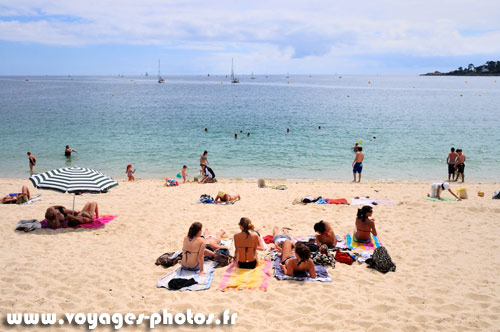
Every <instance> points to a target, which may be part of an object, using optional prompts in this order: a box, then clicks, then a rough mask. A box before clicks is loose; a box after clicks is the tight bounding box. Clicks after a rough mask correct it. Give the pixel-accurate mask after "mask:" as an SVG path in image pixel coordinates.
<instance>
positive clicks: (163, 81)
mask: <svg viewBox="0 0 500 332" xmlns="http://www.w3.org/2000/svg"><path fill="white" fill-rule="evenodd" d="M158 83H165V80H164V79H163V77H161V76H160V59H158Z"/></svg>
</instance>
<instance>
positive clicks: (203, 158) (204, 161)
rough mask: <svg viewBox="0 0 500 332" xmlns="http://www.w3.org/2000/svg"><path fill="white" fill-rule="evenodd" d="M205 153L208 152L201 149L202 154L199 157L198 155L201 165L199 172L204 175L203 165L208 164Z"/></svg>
mask: <svg viewBox="0 0 500 332" xmlns="http://www.w3.org/2000/svg"><path fill="white" fill-rule="evenodd" d="M207 154H208V152H207V151H203V154H202V155H201V157H200V167H201V170H200V174H201V175H204V174H205V169H204V167H205V166H208V159H207Z"/></svg>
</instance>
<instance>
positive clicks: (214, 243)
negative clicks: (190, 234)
mask: <svg viewBox="0 0 500 332" xmlns="http://www.w3.org/2000/svg"><path fill="white" fill-rule="evenodd" d="M209 233H210V232H209V231H208V228H205V232H203V237H204V238H205V256H207V257H215V253H216V252H217V250H219V249H229V248H228V247H226V246H224V245H220V244H219V243H220V241H221V239H222V237H223V236H224V234H226V231H225V230H223V229H221V230H220V231H218V232H217V233H216V234H215V235H211V234H209Z"/></svg>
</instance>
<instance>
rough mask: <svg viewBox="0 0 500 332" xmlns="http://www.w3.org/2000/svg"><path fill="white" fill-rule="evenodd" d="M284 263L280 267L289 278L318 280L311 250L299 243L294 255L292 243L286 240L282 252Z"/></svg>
mask: <svg viewBox="0 0 500 332" xmlns="http://www.w3.org/2000/svg"><path fill="white" fill-rule="evenodd" d="M281 257H282V262H281V264H280V267H281V268H282V269H283V273H284V274H286V275H288V276H296V277H307V275H308V274H309V276H310V277H311V278H316V269H315V267H314V262H313V260H312V259H311V250H310V249H309V247H307V246H306V245H304V244H302V243H300V242H298V243H297V244H296V245H295V253H292V242H290V240H285V242H283V245H282V251H281Z"/></svg>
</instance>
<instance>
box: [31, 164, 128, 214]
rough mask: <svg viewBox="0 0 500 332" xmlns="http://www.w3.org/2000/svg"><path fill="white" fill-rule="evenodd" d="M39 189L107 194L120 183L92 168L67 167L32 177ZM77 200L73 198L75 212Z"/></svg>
mask: <svg viewBox="0 0 500 332" xmlns="http://www.w3.org/2000/svg"><path fill="white" fill-rule="evenodd" d="M30 180H31V182H32V183H33V185H34V186H35V187H36V188H38V189H50V190H55V191H59V192H62V193H74V194H76V193H94V194H97V193H105V192H107V191H108V189H109V188H112V187H114V186H117V185H118V183H117V182H116V181H115V180H113V179H112V178H111V177H109V176H107V175H105V174H103V173H101V172H98V171H96V170H93V169H90V168H82V167H66V168H59V169H54V170H52V171H48V172H45V173H41V174H35V175H32V176H31V177H30ZM74 209H75V198H74V197H73V210H74Z"/></svg>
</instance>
